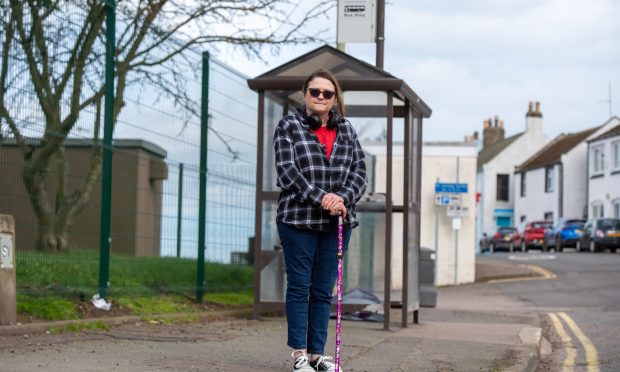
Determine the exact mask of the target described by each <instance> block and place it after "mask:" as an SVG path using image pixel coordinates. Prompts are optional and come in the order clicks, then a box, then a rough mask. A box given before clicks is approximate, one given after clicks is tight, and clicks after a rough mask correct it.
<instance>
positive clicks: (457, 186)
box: [435, 182, 467, 193]
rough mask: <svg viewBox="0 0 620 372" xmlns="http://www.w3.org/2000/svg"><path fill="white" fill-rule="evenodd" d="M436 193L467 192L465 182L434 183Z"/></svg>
mask: <svg viewBox="0 0 620 372" xmlns="http://www.w3.org/2000/svg"><path fill="white" fill-rule="evenodd" d="M435 192H436V193H467V184H466V183H439V182H437V183H435Z"/></svg>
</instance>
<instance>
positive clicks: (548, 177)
mask: <svg viewBox="0 0 620 372" xmlns="http://www.w3.org/2000/svg"><path fill="white" fill-rule="evenodd" d="M554 182H555V172H554V169H553V166H550V167H547V168H545V192H552V191H553V184H554Z"/></svg>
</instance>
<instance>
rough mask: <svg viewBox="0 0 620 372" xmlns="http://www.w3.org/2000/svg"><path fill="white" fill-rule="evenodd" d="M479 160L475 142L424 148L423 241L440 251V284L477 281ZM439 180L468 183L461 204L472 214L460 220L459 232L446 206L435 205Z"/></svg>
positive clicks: (438, 266) (430, 145)
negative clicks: (436, 184)
mask: <svg viewBox="0 0 620 372" xmlns="http://www.w3.org/2000/svg"><path fill="white" fill-rule="evenodd" d="M476 159H477V149H476V145H475V144H471V145H464V144H461V145H459V146H451V145H449V144H445V145H442V144H425V145H424V147H423V148H422V174H423V177H422V195H421V197H422V212H421V227H420V228H421V235H420V238H421V239H420V244H421V246H423V247H428V248H431V249H433V250H436V251H437V255H436V260H437V261H436V263H437V271H436V273H437V278H436V284H437V285H440V286H441V285H453V284H464V283H473V282H474V280H475V266H476V265H475V256H476V246H477V245H476ZM457 166H458V169H459V170H458V179H457ZM437 180H439V181H440V182H447V183H456V182H457V181H458V183H465V184H467V185H468V193H467V194H461V197H462V199H461V203H462V204H461V205H462V206H463V207H467V208H468V210H469V215H468V216H467V217H466V218H462V219H461V229H460V230H458V231H456V230H454V229H453V226H452V223H453V219H452V218H451V217H448V216H447V207H436V206H435V183H436V182H437ZM436 237H437V239H436Z"/></svg>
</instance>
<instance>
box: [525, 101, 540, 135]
mask: <svg viewBox="0 0 620 372" xmlns="http://www.w3.org/2000/svg"><path fill="white" fill-rule="evenodd" d="M525 130H526V131H527V132H529V131H538V132H541V131H542V112H540V102H536V105H535V108H534V103H533V102H532V101H530V103H529V105H528V109H527V113H526V114H525Z"/></svg>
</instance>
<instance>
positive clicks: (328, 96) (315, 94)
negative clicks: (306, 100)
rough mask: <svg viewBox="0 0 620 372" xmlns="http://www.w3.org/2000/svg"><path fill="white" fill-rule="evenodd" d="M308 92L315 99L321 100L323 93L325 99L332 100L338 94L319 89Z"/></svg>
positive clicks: (310, 89) (309, 89)
mask: <svg viewBox="0 0 620 372" xmlns="http://www.w3.org/2000/svg"><path fill="white" fill-rule="evenodd" d="M308 92H309V93H310V95H311V96H312V97H314V98H319V96H320V95H321V93H323V98H325V99H331V98H333V97H334V95H335V94H336V92H332V91H331V90H321V89H317V88H308Z"/></svg>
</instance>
